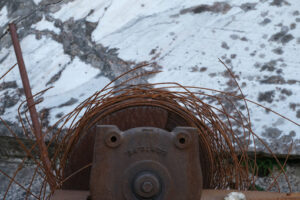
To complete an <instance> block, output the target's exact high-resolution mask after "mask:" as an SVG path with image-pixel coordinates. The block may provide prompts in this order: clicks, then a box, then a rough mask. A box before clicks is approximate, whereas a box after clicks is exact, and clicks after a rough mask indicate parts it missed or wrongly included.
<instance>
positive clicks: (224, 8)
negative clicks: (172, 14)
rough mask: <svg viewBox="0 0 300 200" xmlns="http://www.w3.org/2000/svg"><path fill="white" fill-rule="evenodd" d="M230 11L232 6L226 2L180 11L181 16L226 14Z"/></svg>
mask: <svg viewBox="0 0 300 200" xmlns="http://www.w3.org/2000/svg"><path fill="white" fill-rule="evenodd" d="M230 9H231V6H230V5H229V4H228V3H226V2H215V3H214V4H213V5H206V4H204V5H199V6H195V7H191V8H186V9H183V10H181V11H180V14H186V13H194V14H200V13H203V12H212V13H223V14H226V13H227V12H228V11H229V10H230Z"/></svg>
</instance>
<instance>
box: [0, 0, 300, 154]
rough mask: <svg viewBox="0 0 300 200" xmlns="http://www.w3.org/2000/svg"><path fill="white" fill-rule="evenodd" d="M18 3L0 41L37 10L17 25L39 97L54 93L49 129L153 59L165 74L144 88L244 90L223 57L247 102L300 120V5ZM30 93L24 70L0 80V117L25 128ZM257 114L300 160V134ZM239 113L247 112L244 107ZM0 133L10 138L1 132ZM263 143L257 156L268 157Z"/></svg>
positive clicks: (6, 44) (2, 18)
mask: <svg viewBox="0 0 300 200" xmlns="http://www.w3.org/2000/svg"><path fill="white" fill-rule="evenodd" d="M18 2H19V1H17V0H10V1H1V2H0V33H1V34H2V33H3V32H4V31H5V29H6V27H7V23H8V22H9V21H10V20H12V19H15V18H17V17H20V16H26V15H28V14H29V13H32V11H33V10H37V11H36V12H34V13H33V14H31V15H30V17H28V18H26V19H25V20H24V21H23V22H22V23H20V24H18V28H19V32H18V33H19V37H20V40H21V46H22V50H23V54H24V59H25V64H26V67H27V69H28V74H29V78H30V81H31V85H32V89H33V93H36V92H38V91H41V90H43V89H45V88H47V87H50V86H53V87H54V88H53V89H51V90H49V91H47V92H46V93H45V94H44V95H43V96H42V98H43V102H42V103H41V104H39V105H38V110H39V111H45V112H47V115H46V116H47V117H46V119H44V121H43V123H45V124H46V125H52V124H54V123H55V122H56V121H57V120H58V119H59V118H60V117H61V116H62V115H63V114H66V113H68V112H70V111H71V110H72V109H74V108H75V107H76V106H77V105H78V104H79V103H80V102H82V101H83V100H84V99H86V98H87V97H88V96H90V95H92V94H93V93H94V92H95V91H98V90H100V89H101V88H102V87H103V86H104V85H106V84H107V83H108V82H109V81H110V80H112V79H113V78H115V77H116V76H118V75H119V74H121V73H122V72H125V71H127V70H129V69H131V68H132V67H133V65H134V64H136V63H140V62H145V61H146V62H155V63H156V66H160V67H161V70H162V72H161V73H159V74H157V75H155V76H154V77H152V78H151V79H147V80H139V81H144V82H149V83H157V82H174V81H175V82H178V83H180V84H183V85H189V86H199V87H204V88H205V87H207V88H213V89H218V90H223V91H227V92H230V91H237V87H236V85H234V84H233V83H232V80H231V78H230V77H229V76H228V73H225V71H226V69H225V68H224V66H223V65H222V64H220V62H219V61H218V58H220V59H222V60H223V61H224V62H225V63H226V64H227V65H228V67H229V68H230V69H231V70H232V71H233V72H234V73H235V75H236V77H237V81H238V82H239V84H240V86H241V88H242V90H243V92H244V94H245V96H246V97H247V98H248V99H250V100H253V101H256V102H258V103H260V104H262V105H264V106H266V107H268V108H271V109H273V110H275V111H276V112H278V113H280V114H282V115H284V116H286V117H288V118H289V119H291V120H293V121H295V122H296V123H298V124H299V122H300V100H299V99H300V78H299V77H300V56H299V51H300V1H298V0H271V1H266V0H247V1H244V0H235V1H233V0H226V1H225V0H224V1H214V0H213V1H212V0H204V1H185V0H172V1H163V0H157V1H153V0H139V1H138V0H131V1H128V0H118V1H114V0H101V1H94V0H72V1H71V0H64V1H61V2H60V1H48V0H34V1H33V0H26V1H25V2H24V3H23V4H20V3H18ZM49 3H50V4H49ZM0 49H1V51H0V65H1V69H0V75H2V74H3V73H4V72H5V71H6V70H7V69H8V68H9V67H11V66H12V65H13V64H15V63H16V59H15V55H14V51H13V48H12V46H11V42H10V37H9V35H6V36H4V37H3V38H1V40H0ZM21 88H22V85H21V80H20V77H19V73H18V69H17V68H15V69H14V70H13V71H12V72H10V73H9V74H8V75H7V76H6V77H5V78H4V79H2V80H1V81H0V95H1V100H0V116H1V117H2V118H4V119H5V120H7V121H10V122H11V123H17V118H16V115H17V108H18V106H19V104H20V103H21V101H22V100H24V95H23V93H22V91H21ZM3 97H4V98H3ZM214 103H215V102H212V104H214ZM248 106H249V109H250V117H251V121H252V129H253V131H254V132H255V133H256V134H258V135H259V136H260V137H261V138H262V139H263V141H264V142H266V143H267V144H268V145H269V146H270V147H271V149H272V150H273V151H274V152H275V153H279V154H286V153H287V152H288V149H289V145H290V143H291V142H292V141H293V150H292V152H291V153H292V154H294V155H299V154H300V127H299V126H297V125H295V124H293V123H291V122H289V121H287V120H284V119H282V118H281V117H279V116H277V115H275V114H273V113H272V112H269V111H268V110H266V109H263V108H260V107H257V106H256V105H254V104H251V103H249V104H248ZM239 108H240V109H241V111H242V112H243V113H244V114H246V110H245V106H243V105H242V104H239ZM229 109H230V108H229ZM16 126H17V125H16ZM0 129H1V130H0V132H1V134H2V135H5V134H7V133H6V132H7V131H5V128H4V127H3V126H2V125H1V124H0ZM16 129H17V128H16ZM20 134H22V133H21V132H20ZM255 142H256V145H257V150H258V151H262V152H267V153H268V151H267V149H266V148H264V147H263V145H261V144H259V142H258V141H255ZM252 147H253V143H252Z"/></svg>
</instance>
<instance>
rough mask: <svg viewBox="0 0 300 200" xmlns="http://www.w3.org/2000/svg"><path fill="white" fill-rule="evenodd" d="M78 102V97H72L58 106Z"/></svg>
mask: <svg viewBox="0 0 300 200" xmlns="http://www.w3.org/2000/svg"><path fill="white" fill-rule="evenodd" d="M77 102H78V99H75V98H73V97H72V98H71V99H69V100H68V101H67V102H65V103H62V104H60V105H59V106H58V107H59V108H61V107H64V106H71V105H73V104H75V103H77Z"/></svg>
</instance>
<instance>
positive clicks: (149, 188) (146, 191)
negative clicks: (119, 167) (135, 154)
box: [133, 172, 161, 198]
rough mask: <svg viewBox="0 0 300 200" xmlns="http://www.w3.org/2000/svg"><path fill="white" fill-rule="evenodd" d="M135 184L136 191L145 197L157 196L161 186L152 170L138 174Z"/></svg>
mask: <svg viewBox="0 0 300 200" xmlns="http://www.w3.org/2000/svg"><path fill="white" fill-rule="evenodd" d="M133 186H134V193H135V194H137V195H138V196H139V197H143V198H151V197H154V196H157V195H158V194H159V193H160V188H161V184H160V182H159V180H158V178H157V177H156V176H155V175H154V174H153V173H151V172H146V173H142V174H140V175H138V176H137V177H136V178H135V180H134V183H133Z"/></svg>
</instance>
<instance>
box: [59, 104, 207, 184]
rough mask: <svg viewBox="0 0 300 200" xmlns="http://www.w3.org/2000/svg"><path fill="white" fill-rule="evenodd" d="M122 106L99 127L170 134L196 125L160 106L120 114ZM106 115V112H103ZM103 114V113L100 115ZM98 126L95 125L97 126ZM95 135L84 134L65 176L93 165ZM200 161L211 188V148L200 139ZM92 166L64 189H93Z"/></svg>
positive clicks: (103, 120) (115, 106) (205, 181)
mask: <svg viewBox="0 0 300 200" xmlns="http://www.w3.org/2000/svg"><path fill="white" fill-rule="evenodd" d="M118 106H119V105H118V104H114V105H113V106H112V107H111V108H108V109H107V110H106V112H107V113H109V114H108V115H107V116H105V117H103V118H99V119H97V117H96V119H95V120H96V122H97V123H96V124H98V125H99V124H102V125H116V126H117V127H118V128H119V129H120V130H121V131H126V130H128V129H130V128H135V127H156V128H161V129H164V130H167V131H172V130H173V129H174V128H175V127H176V126H192V125H191V124H189V123H188V122H187V121H186V120H184V119H183V118H182V117H180V116H179V115H178V114H177V113H174V112H170V111H168V110H166V109H163V108H160V107H158V106H142V105H141V106H132V107H121V108H119V109H117V111H114V112H112V111H111V110H112V109H116V108H118ZM103 112H105V111H103ZM99 114H101V113H99ZM96 124H95V125H96ZM94 141H95V134H93V133H92V132H89V131H86V132H84V133H82V135H81V137H80V140H79V141H78V142H77V144H76V145H75V146H74V147H73V150H72V152H71V153H70V156H69V159H68V163H67V165H66V167H65V170H64V177H68V176H69V175H71V174H73V173H74V172H77V171H78V170H79V169H82V168H83V167H85V166H87V165H89V164H91V163H92V160H93V147H94ZM198 141H199V154H200V156H199V159H200V163H201V167H202V171H203V172H204V173H203V187H204V188H208V187H209V184H210V181H211V176H210V175H211V174H212V173H211V170H212V166H211V163H210V162H208V161H207V160H208V159H207V158H206V157H207V156H209V153H207V150H208V148H207V146H205V143H204V142H203V141H202V140H201V138H200V137H199V140H198ZM90 172H91V167H87V168H85V169H83V170H81V171H80V172H78V173H76V175H74V176H72V177H71V178H69V179H68V180H67V181H66V182H64V184H63V186H62V188H63V189H68V190H89V182H90V179H89V178H90Z"/></svg>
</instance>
